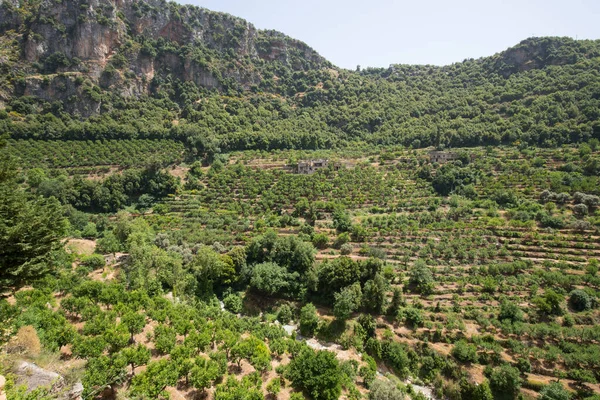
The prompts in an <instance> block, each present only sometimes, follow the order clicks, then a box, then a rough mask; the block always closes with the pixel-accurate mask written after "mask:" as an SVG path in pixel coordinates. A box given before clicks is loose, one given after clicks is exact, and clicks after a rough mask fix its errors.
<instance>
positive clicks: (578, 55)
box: [485, 37, 600, 77]
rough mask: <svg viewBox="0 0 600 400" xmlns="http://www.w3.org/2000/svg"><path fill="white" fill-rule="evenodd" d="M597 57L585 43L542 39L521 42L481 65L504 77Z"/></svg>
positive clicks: (557, 38) (592, 47)
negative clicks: (485, 65)
mask: <svg viewBox="0 0 600 400" xmlns="http://www.w3.org/2000/svg"><path fill="white" fill-rule="evenodd" d="M598 56H600V54H599V53H598V50H597V46H594V45H593V43H591V42H589V41H577V40H573V39H570V38H564V37H560V38H559V37H542V38H529V39H526V40H523V41H522V42H521V43H519V44H518V45H516V46H514V47H511V48H509V49H507V50H506V51H503V52H501V53H499V54H496V55H495V56H493V57H489V58H487V59H485V62H486V63H487V65H488V67H489V68H490V69H492V70H493V71H495V72H499V73H500V74H501V75H503V76H505V77H507V76H509V75H511V74H514V73H518V72H524V71H529V70H532V69H541V68H544V67H546V66H548V65H567V64H575V63H577V62H578V61H580V60H582V59H586V58H593V57H598Z"/></svg>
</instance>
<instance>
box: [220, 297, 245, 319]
mask: <svg viewBox="0 0 600 400" xmlns="http://www.w3.org/2000/svg"><path fill="white" fill-rule="evenodd" d="M223 305H224V306H225V309H226V310H227V311H230V312H232V313H234V314H238V313H240V312H242V298H241V297H240V295H239V294H236V293H231V294H228V295H227V296H225V297H224V298H223Z"/></svg>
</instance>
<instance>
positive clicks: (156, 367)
mask: <svg viewBox="0 0 600 400" xmlns="http://www.w3.org/2000/svg"><path fill="white" fill-rule="evenodd" d="M177 378H178V372H177V368H175V366H174V365H173V364H172V362H171V361H169V360H166V359H162V360H158V361H152V362H150V363H149V364H148V366H147V367H146V370H145V371H144V372H142V373H140V374H139V375H136V376H135V377H134V378H133V379H132V380H131V388H130V391H131V393H132V394H133V395H135V396H139V397H146V398H153V399H156V398H159V396H162V397H165V391H164V390H165V388H166V387H167V386H175V384H176V383H177Z"/></svg>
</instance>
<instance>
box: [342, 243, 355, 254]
mask: <svg viewBox="0 0 600 400" xmlns="http://www.w3.org/2000/svg"><path fill="white" fill-rule="evenodd" d="M353 249H354V248H353V247H352V245H351V244H350V243H344V244H343V245H341V246H340V254H341V255H343V256H347V255H348V254H352V250H353Z"/></svg>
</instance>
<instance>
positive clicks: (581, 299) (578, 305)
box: [569, 289, 592, 311]
mask: <svg viewBox="0 0 600 400" xmlns="http://www.w3.org/2000/svg"><path fill="white" fill-rule="evenodd" d="M569 304H571V307H573V309H574V310H576V311H586V310H589V309H590V308H592V299H591V298H590V296H589V295H588V294H587V293H586V292H585V291H583V290H581V289H575V290H573V291H572V292H571V293H570V294H569Z"/></svg>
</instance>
